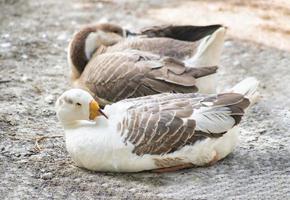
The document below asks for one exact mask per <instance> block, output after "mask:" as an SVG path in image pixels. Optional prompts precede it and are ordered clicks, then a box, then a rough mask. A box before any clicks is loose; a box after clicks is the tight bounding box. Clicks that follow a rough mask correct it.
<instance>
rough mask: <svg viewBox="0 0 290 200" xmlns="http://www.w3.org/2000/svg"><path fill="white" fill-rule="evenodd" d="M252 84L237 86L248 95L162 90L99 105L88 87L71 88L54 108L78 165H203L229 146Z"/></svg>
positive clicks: (121, 168) (119, 168)
mask: <svg viewBox="0 0 290 200" xmlns="http://www.w3.org/2000/svg"><path fill="white" fill-rule="evenodd" d="M256 88H257V81H255V80H251V81H244V82H243V84H242V85H240V86H239V87H238V89H239V90H241V91H242V92H244V93H245V94H246V95H247V96H244V95H243V94H241V93H240V94H238V93H224V94H217V95H216V94H215V95H208V94H197V93H195V94H193V93H190V94H170V93H165V94H158V95H151V96H147V97H139V98H132V99H127V100H122V101H119V102H117V103H114V104H112V105H107V106H106V107H105V108H104V110H103V111H101V110H100V108H99V106H98V104H97V103H96V102H95V101H94V100H93V97H92V96H91V95H90V94H89V93H87V92H85V91H83V90H80V89H72V90H69V91H67V92H65V93H64V94H63V95H62V96H61V97H60V98H59V99H58V101H57V103H56V109H57V115H58V118H59V120H60V121H61V123H62V125H63V127H64V130H65V140H66V147H67V150H68V152H69V154H70V156H71V158H72V159H73V160H74V162H75V163H76V165H77V166H79V167H82V168H86V169H90V170H94V171H114V172H138V171H144V170H153V169H164V168H170V167H176V166H186V167H189V166H190V167H192V166H204V165H208V164H213V163H215V162H216V161H218V160H220V159H222V158H224V157H226V156H227V155H228V154H229V153H231V152H232V151H233V149H234V147H235V146H236V144H237V139H238V132H239V127H238V124H239V123H240V120H241V119H242V116H243V114H244V110H245V109H246V108H247V107H248V106H249V105H250V102H251V100H252V97H253V96H254V94H255V91H256ZM233 92H239V91H236V90H234V91H233ZM104 113H105V114H104ZM101 114H103V115H105V116H106V117H107V119H106V118H105V117H104V116H102V115H101ZM95 117H97V118H96V119H95V121H93V122H92V121H89V120H90V119H91V120H92V119H94V118H95Z"/></svg>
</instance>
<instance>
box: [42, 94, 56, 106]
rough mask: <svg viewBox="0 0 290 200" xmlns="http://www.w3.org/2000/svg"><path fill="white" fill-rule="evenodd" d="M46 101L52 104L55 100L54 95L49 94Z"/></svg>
mask: <svg viewBox="0 0 290 200" xmlns="http://www.w3.org/2000/svg"><path fill="white" fill-rule="evenodd" d="M44 101H45V102H46V103H48V104H52V103H53V102H54V96H53V95H48V96H46V97H45V98H44Z"/></svg>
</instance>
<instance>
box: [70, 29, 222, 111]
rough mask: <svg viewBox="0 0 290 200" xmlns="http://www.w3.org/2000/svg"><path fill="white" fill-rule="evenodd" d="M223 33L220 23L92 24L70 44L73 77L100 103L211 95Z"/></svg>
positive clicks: (76, 84)
mask: <svg viewBox="0 0 290 200" xmlns="http://www.w3.org/2000/svg"><path fill="white" fill-rule="evenodd" d="M224 35H225V28H224V27H222V26H221V25H211V26H165V27H153V28H148V29H146V30H143V31H141V32H140V33H132V32H130V31H128V30H124V29H122V28H121V27H119V26H116V25H112V24H100V25H96V26H89V27H86V28H84V29H82V30H81V31H79V32H78V33H77V34H76V35H75V36H74V37H73V39H72V41H71V42H70V45H69V52H68V62H69V64H70V66H71V69H72V80H73V83H74V86H75V87H79V88H83V89H85V90H87V91H89V92H90V93H91V94H92V95H93V96H94V97H95V98H96V99H97V100H98V101H99V102H100V104H101V105H106V104H110V103H113V102H116V101H119V100H122V99H126V98H131V97H139V96H146V95H152V94H157V93H162V92H182V93H189V92H196V91H197V90H199V91H200V92H202V93H212V92H215V81H214V74H215V73H216V71H217V67H216V65H217V64H218V60H219V57H220V53H221V49H222V44H223V41H224ZM129 36H130V37H129ZM209 75H211V76H209ZM107 91H110V92H107Z"/></svg>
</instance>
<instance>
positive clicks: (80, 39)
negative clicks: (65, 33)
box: [68, 23, 130, 79]
mask: <svg viewBox="0 0 290 200" xmlns="http://www.w3.org/2000/svg"><path fill="white" fill-rule="evenodd" d="M129 33H130V32H129V31H127V30H125V29H123V28H121V27H120V26H117V25H114V24H108V23H106V24H98V25H91V26H87V27H84V28H83V29H81V30H80V31H79V32H77V33H76V34H75V35H74V36H73V38H72V40H71V42H70V43H69V47H68V63H69V64H70V67H71V68H72V70H73V74H72V78H73V79H76V78H78V77H79V76H80V74H81V73H82V71H83V69H84V68H85V66H86V64H87V63H88V61H89V60H90V58H91V57H92V55H93V53H94V52H95V51H96V50H97V49H98V48H99V47H101V46H105V47H106V46H111V45H114V44H116V43H117V42H119V41H120V40H122V39H123V38H124V37H126V36H127V35H128V34H129Z"/></svg>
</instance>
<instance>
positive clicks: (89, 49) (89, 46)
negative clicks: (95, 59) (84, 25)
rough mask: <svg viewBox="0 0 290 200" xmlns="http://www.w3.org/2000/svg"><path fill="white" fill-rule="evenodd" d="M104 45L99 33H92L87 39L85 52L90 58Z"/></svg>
mask: <svg viewBox="0 0 290 200" xmlns="http://www.w3.org/2000/svg"><path fill="white" fill-rule="evenodd" d="M101 45H102V43H101V41H100V36H99V33H98V32H96V33H94V32H93V33H90V34H89V35H88V37H87V38H86V41H85V54H86V57H87V59H88V60H89V59H90V58H91V57H92V54H93V53H94V52H95V51H96V49H97V48H98V47H100V46H101Z"/></svg>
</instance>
